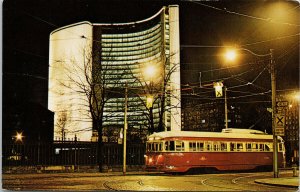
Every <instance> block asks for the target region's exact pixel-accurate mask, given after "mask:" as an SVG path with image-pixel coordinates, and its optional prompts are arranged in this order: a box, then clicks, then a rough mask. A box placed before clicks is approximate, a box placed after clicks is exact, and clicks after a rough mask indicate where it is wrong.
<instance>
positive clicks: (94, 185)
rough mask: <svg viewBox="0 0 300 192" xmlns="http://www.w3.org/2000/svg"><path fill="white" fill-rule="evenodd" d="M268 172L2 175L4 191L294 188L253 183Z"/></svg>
mask: <svg viewBox="0 0 300 192" xmlns="http://www.w3.org/2000/svg"><path fill="white" fill-rule="evenodd" d="M272 174H273V173H272V172H260V173H226V174H195V175H169V174H162V173H128V174H127V175H125V176H124V175H122V173H106V174H104V173H46V174H45V173H34V174H3V175H2V176H3V177H2V188H3V189H7V190H25V191H34V190H39V191H41V190H48V191H82V190H88V191H92V190H97V191H99V190H103V191H107V190H127V191H245V190H246V191H281V192H283V191H284V192H285V191H287V192H289V191H297V189H295V188H286V187H276V186H268V185H262V184H257V183H255V182H254V180H255V179H261V178H271V177H272Z"/></svg>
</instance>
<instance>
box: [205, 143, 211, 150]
mask: <svg viewBox="0 0 300 192" xmlns="http://www.w3.org/2000/svg"><path fill="white" fill-rule="evenodd" d="M210 149H211V143H210V142H207V143H206V150H207V151H210Z"/></svg>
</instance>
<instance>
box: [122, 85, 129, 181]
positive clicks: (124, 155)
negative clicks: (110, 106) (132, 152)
mask: <svg viewBox="0 0 300 192" xmlns="http://www.w3.org/2000/svg"><path fill="white" fill-rule="evenodd" d="M127 104H128V84H127V81H126V84H125V111H124V130H123V131H124V132H123V175H125V174H126V135H127Z"/></svg>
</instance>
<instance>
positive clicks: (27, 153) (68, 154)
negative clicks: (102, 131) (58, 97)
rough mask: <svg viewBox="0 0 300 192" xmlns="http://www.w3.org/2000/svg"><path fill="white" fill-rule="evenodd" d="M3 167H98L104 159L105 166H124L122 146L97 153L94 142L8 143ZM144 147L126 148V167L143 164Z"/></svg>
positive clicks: (109, 146) (112, 145) (108, 145)
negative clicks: (100, 158)
mask: <svg viewBox="0 0 300 192" xmlns="http://www.w3.org/2000/svg"><path fill="white" fill-rule="evenodd" d="M2 147H3V148H2V149H3V150H2V162H3V164H2V165H3V167H6V166H35V165H47V166H51V165H75V166H76V165H97V162H98V158H99V157H100V156H101V157H102V160H103V165H107V166H114V165H122V163H123V145H121V144H117V143H103V153H102V154H99V153H98V148H97V143H94V142H78V141H77V142H74V141H70V142H69V141H68V142H54V143H43V142H39V143H32V144H31V143H27V144H24V143H9V144H7V143H5V142H3V146H2ZM144 153H145V144H131V143H128V144H127V154H126V159H127V161H126V164H127V165H143V164H144Z"/></svg>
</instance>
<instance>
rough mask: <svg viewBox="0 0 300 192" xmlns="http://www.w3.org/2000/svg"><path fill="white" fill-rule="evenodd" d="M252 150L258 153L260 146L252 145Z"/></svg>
mask: <svg viewBox="0 0 300 192" xmlns="http://www.w3.org/2000/svg"><path fill="white" fill-rule="evenodd" d="M252 149H253V151H258V144H257V143H252Z"/></svg>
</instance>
